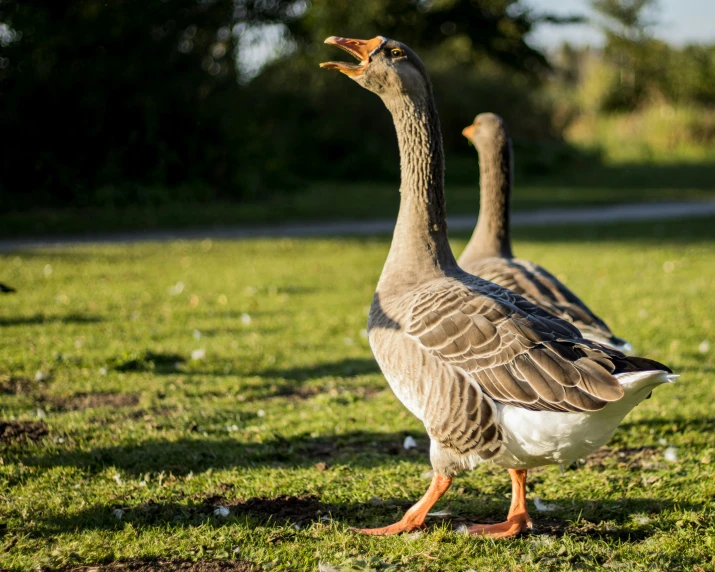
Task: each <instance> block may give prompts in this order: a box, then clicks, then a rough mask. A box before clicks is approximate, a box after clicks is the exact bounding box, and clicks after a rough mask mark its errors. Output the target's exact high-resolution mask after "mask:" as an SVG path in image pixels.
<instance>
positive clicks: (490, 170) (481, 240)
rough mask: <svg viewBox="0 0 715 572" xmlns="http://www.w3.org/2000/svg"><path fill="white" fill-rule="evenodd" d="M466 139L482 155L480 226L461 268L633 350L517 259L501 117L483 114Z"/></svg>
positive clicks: (587, 334) (590, 334) (508, 152)
mask: <svg viewBox="0 0 715 572" xmlns="http://www.w3.org/2000/svg"><path fill="white" fill-rule="evenodd" d="M462 134H463V135H464V136H465V137H466V138H467V139H469V140H470V141H471V142H472V143H473V144H474V146H475V147H476V148H477V151H478V152H479V181H480V185H481V192H480V206H479V222H478V223H477V227H476V229H475V230H474V234H473V235H472V239H471V240H470V241H469V243H468V244H467V247H466V248H465V249H464V252H463V253H462V256H460V258H459V266H460V267H462V268H463V269H464V270H466V271H467V272H469V273H470V274H474V275H475V276H480V277H481V278H484V279H485V280H490V281H491V282H495V283H496V284H499V285H501V286H504V287H505V288H509V289H510V290H513V291H514V292H516V293H517V294H519V295H520V296H523V297H524V298H526V299H527V300H529V301H530V302H533V303H534V304H536V305H537V306H540V307H541V308H543V309H544V310H547V311H548V312H549V313H551V314H553V315H554V316H557V317H559V318H562V319H564V320H566V321H568V322H571V323H572V324H574V325H575V326H576V327H577V328H578V329H579V331H580V332H581V334H582V335H583V337H584V338H588V339H589V340H594V341H597V342H600V343H602V344H605V345H607V346H610V347H612V348H615V349H617V350H619V351H622V352H629V351H631V349H632V347H631V345H630V344H629V343H628V342H627V341H625V340H623V339H621V338H618V337H616V336H614V335H613V333H612V332H611V330H610V329H609V327H608V326H607V325H606V324H605V322H604V321H603V320H601V318H599V317H598V316H596V315H595V314H594V313H593V312H592V311H591V310H590V309H589V308H588V306H586V304H584V303H583V302H582V301H581V300H580V299H579V298H578V297H577V296H576V295H575V294H574V293H573V292H571V290H569V289H568V288H567V287H566V286H564V285H563V284H562V283H561V282H559V280H558V279H557V278H556V277H555V276H553V275H552V274H551V273H549V272H548V271H546V270H545V269H544V268H542V267H541V266H539V265H538V264H534V263H533V262H530V261H528V260H521V259H519V258H514V255H513V253H512V250H511V236H510V229H509V199H510V196H511V188H512V171H513V156H512V146H511V138H510V137H509V132H508V131H507V129H506V125H505V124H504V121H503V120H502V118H501V117H499V116H498V115H494V114H493V113H482V114H480V115H477V117H476V118H475V120H474V123H473V124H472V125H470V126H468V127H465V128H464V130H463V131H462Z"/></svg>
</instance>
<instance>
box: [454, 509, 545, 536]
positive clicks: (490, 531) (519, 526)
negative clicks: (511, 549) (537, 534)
mask: <svg viewBox="0 0 715 572" xmlns="http://www.w3.org/2000/svg"><path fill="white" fill-rule="evenodd" d="M531 527H532V525H531V519H530V518H529V515H528V513H521V514H516V515H510V516H509V517H508V518H507V520H506V521H504V522H500V523H498V524H474V525H472V526H470V527H468V528H467V531H468V532H469V534H474V535H475V536H486V537H488V538H513V537H515V536H519V535H520V534H525V533H527V532H529V531H530V530H531Z"/></svg>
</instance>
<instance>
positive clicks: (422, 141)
mask: <svg viewBox="0 0 715 572" xmlns="http://www.w3.org/2000/svg"><path fill="white" fill-rule="evenodd" d="M385 104H386V105H387V107H388V109H389V110H390V112H391V113H392V117H393V120H394V123H395V128H396V130H397V140H398V143H399V147H400V170H401V184H400V212H399V215H398V217H397V224H396V226H395V232H394V235H393V238H392V246H391V247H390V253H389V255H388V257H387V261H386V262H385V267H384V269H383V271H382V276H381V277H380V283H379V284H378V287H384V286H386V285H388V284H389V285H390V286H391V287H392V288H397V289H400V288H409V286H410V285H411V284H414V283H416V282H421V281H424V280H427V279H430V278H434V277H437V276H439V275H443V274H444V273H445V271H448V270H449V269H452V268H455V267H456V264H457V263H456V261H455V259H454V255H453V254H452V250H451V248H450V246H449V241H448V239H447V223H446V209H445V202H444V152H443V150H442V133H441V131H440V127H439V117H438V116H437V109H436V106H435V103H434V100H433V99H432V95H431V93H430V94H428V95H427V96H426V97H424V98H422V99H413V98H410V97H407V96H406V95H401V96H399V97H397V98H394V99H390V100H385Z"/></svg>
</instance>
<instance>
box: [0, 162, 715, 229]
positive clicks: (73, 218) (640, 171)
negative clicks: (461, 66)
mask: <svg viewBox="0 0 715 572" xmlns="http://www.w3.org/2000/svg"><path fill="white" fill-rule="evenodd" d="M448 165H449V168H448V170H447V189H448V207H449V213H450V214H451V215H458V214H476V213H477V211H478V209H479V195H478V190H477V183H478V170H479V167H478V163H477V158H476V153H475V154H474V155H473V156H472V155H469V156H465V157H456V158H452V160H451V161H449V162H448ZM713 172H715V164H714V163H707V162H705V163H689V164H688V163H682V164H619V165H613V166H610V167H609V166H602V165H595V166H593V165H592V166H585V167H583V168H571V169H567V170H563V171H558V170H556V172H552V173H551V174H545V175H542V176H538V177H537V176H534V175H532V176H530V177H528V178H520V177H518V176H517V178H516V186H515V190H514V196H513V199H512V208H513V209H514V210H516V211H523V210H535V209H543V208H553V207H559V208H570V207H584V206H600V205H608V204H615V203H635V202H649V201H682V200H701V199H713V198H715V179H714V178H713ZM398 187H399V183H398V182H397V181H394V182H384V183H346V182H344V181H343V182H335V183H326V182H323V183H314V184H308V185H305V186H304V187H303V188H297V189H294V190H293V191H292V192H278V193H270V194H267V195H266V196H265V197H256V198H255V199H254V200H252V201H243V202H238V203H221V202H217V201H211V202H209V203H197V204H189V205H187V204H186V203H182V202H181V200H179V199H177V202H176V203H168V204H167V203H163V204H159V205H154V206H151V205H144V206H132V207H126V208H116V209H115V208H76V207H71V208H67V209H51V210H46V209H45V210H43V209H37V210H31V211H25V212H13V211H11V210H7V209H2V208H0V237H26V236H32V237H36V236H40V235H62V234H92V233H97V232H103V233H111V232H126V231H134V230H139V231H146V230H152V229H180V228H196V227H198V228H207V227H221V226H230V225H243V226H250V225H262V224H278V223H284V222H303V223H306V222H311V221H330V222H335V221H338V220H370V219H376V218H377V219H379V218H383V219H394V218H395V216H396V214H397V206H398V203H399V196H398V192H397V189H398ZM147 194H149V195H151V193H147ZM166 194H167V193H166V192H163V193H161V195H162V197H164V198H165V197H166ZM0 206H2V202H0Z"/></svg>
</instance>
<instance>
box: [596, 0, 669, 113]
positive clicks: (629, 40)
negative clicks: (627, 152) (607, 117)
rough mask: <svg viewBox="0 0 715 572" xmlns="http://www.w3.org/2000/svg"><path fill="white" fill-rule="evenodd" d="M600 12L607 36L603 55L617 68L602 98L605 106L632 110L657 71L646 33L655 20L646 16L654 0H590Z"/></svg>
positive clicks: (651, 44)
mask: <svg viewBox="0 0 715 572" xmlns="http://www.w3.org/2000/svg"><path fill="white" fill-rule="evenodd" d="M591 5H592V6H593V8H594V9H595V10H596V11H597V12H598V13H599V14H600V15H601V17H602V20H601V23H600V24H601V28H602V29H603V31H604V34H605V36H606V45H605V48H604V55H605V57H606V59H607V60H608V61H610V62H611V63H612V64H613V65H615V66H616V68H617V74H618V80H617V83H616V84H614V85H615V86H616V89H614V90H612V91H611V92H610V94H609V96H608V97H605V98H603V99H604V107H605V108H606V109H617V108H630V109H633V108H635V107H637V106H638V105H639V104H641V103H642V102H643V99H644V97H645V96H646V94H647V90H648V85H649V83H650V84H653V83H654V79H655V77H654V74H658V73H659V69H658V67H657V65H655V66H654V65H653V64H654V63H655V61H654V58H653V57H652V52H653V49H652V48H653V39H652V37H651V35H650V33H649V30H650V27H651V26H652V25H653V23H654V20H653V19H652V16H650V15H649V11H650V12H651V13H652V11H653V10H654V9H655V8H656V6H657V1H656V0H591Z"/></svg>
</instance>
